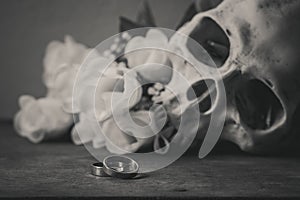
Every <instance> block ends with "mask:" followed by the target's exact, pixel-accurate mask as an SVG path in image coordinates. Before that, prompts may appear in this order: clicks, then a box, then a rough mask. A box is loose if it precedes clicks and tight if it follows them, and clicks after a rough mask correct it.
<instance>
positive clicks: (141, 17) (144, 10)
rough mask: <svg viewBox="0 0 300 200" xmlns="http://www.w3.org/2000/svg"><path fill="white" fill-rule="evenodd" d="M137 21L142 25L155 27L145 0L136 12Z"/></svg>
mask: <svg viewBox="0 0 300 200" xmlns="http://www.w3.org/2000/svg"><path fill="white" fill-rule="evenodd" d="M137 22H138V23H139V24H142V25H144V26H148V27H155V26H156V25H155V20H154V17H153V14H152V11H151V8H150V6H149V4H148V1H147V0H143V1H142V3H141V4H140V7H139V9H138V13H137Z"/></svg>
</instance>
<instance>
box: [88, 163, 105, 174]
mask: <svg viewBox="0 0 300 200" xmlns="http://www.w3.org/2000/svg"><path fill="white" fill-rule="evenodd" d="M91 174H92V175H94V176H101V177H108V175H107V174H106V173H105V172H104V170H103V163H102V162H97V163H94V164H92V165H91Z"/></svg>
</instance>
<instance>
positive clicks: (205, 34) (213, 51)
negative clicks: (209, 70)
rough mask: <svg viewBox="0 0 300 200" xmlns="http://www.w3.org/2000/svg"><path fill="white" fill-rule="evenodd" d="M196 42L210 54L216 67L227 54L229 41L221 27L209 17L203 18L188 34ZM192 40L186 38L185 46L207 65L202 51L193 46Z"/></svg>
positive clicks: (221, 63) (222, 61) (222, 62)
mask: <svg viewBox="0 0 300 200" xmlns="http://www.w3.org/2000/svg"><path fill="white" fill-rule="evenodd" d="M189 36H190V37H191V38H192V39H194V40H195V41H196V42H198V43H199V44H200V45H201V46H202V47H203V48H204V49H205V50H206V51H207V53H208V54H209V55H210V57H211V58H212V60H213V61H214V63H215V64H216V66H217V67H221V66H222V65H223V64H224V63H225V61H226V60H227V58H228V56H229V48H230V42H229V39H228V37H227V35H226V33H225V32H224V31H223V29H222V28H221V27H220V26H219V25H218V24H217V23H216V22H215V21H214V20H212V19H211V18H208V17H206V18H203V19H202V20H201V21H200V23H199V24H198V25H197V26H196V28H195V29H194V30H193V31H192V33H191V34H190V35H189ZM192 43H193V41H192V40H188V42H187V48H188V49H189V51H190V52H191V53H192V54H193V56H194V57H195V58H197V59H198V60H199V61H201V62H204V63H206V64H208V65H211V63H209V62H207V61H206V60H204V56H203V52H202V51H201V50H199V49H196V48H195V45H193V44H192Z"/></svg>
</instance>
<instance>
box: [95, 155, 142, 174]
mask: <svg viewBox="0 0 300 200" xmlns="http://www.w3.org/2000/svg"><path fill="white" fill-rule="evenodd" d="M138 171H139V165H138V163H137V162H136V161H135V160H133V159H131V158H129V157H126V156H117V155H114V156H108V157H106V158H104V160H103V162H98V163H94V164H92V165H91V173H92V174H93V175H94V176H100V177H108V176H111V177H116V178H122V179H129V178H133V177H135V176H136V175H137V174H138Z"/></svg>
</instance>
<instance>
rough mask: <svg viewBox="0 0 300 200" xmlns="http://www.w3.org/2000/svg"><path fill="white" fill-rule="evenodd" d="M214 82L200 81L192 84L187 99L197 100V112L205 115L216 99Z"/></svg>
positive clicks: (208, 80) (209, 80)
mask: <svg viewBox="0 0 300 200" xmlns="http://www.w3.org/2000/svg"><path fill="white" fill-rule="evenodd" d="M216 92H217V90H216V86H215V81H214V80H211V79H207V80H200V81H197V82H196V83H194V84H193V85H192V86H191V87H190V88H189V89H188V91H187V99H188V100H194V99H196V98H197V100H198V104H199V110H200V112H201V113H205V112H207V111H209V110H210V108H211V107H212V105H213V104H214V102H215V99H216Z"/></svg>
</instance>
